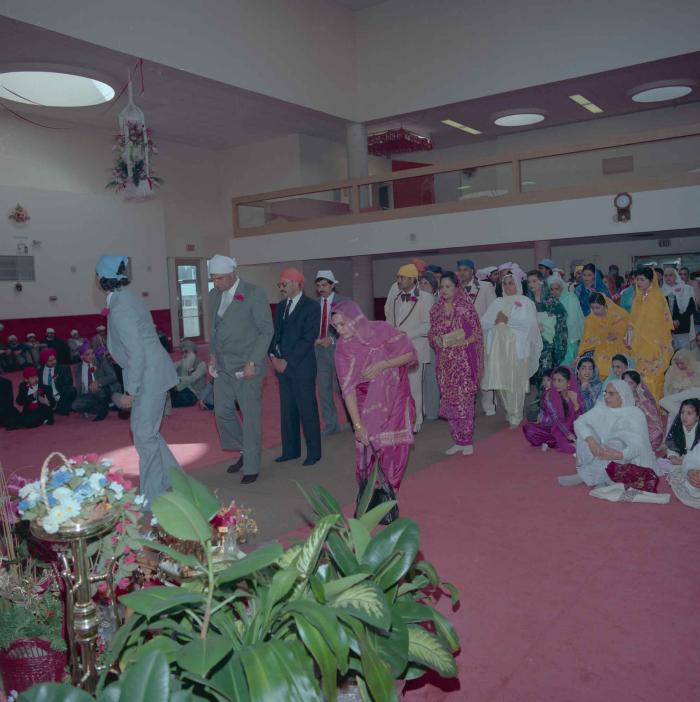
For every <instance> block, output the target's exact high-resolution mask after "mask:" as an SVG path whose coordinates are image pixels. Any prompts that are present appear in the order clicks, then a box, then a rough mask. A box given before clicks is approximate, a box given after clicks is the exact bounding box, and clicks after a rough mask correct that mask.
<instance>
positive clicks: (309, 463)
mask: <svg viewBox="0 0 700 702" xmlns="http://www.w3.org/2000/svg"><path fill="white" fill-rule="evenodd" d="M320 460H321V457H320V456H319V457H318V458H307V459H306V460H305V461H304V462H303V463H302V464H301V465H302V466H312V465H314V463H318V462H319V461H320Z"/></svg>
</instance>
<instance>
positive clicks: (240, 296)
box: [233, 293, 245, 302]
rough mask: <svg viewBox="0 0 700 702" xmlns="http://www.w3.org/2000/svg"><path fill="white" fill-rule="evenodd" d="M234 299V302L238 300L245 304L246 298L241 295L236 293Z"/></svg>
mask: <svg viewBox="0 0 700 702" xmlns="http://www.w3.org/2000/svg"><path fill="white" fill-rule="evenodd" d="M233 299H234V300H238V302H243V300H245V297H243V295H241V293H236V294H235V295H234V296H233Z"/></svg>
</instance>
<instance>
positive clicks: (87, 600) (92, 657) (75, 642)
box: [30, 509, 120, 693]
mask: <svg viewBox="0 0 700 702" xmlns="http://www.w3.org/2000/svg"><path fill="white" fill-rule="evenodd" d="M119 516H120V511H119V510H118V509H112V510H109V511H108V512H106V513H105V514H104V516H102V517H100V518H99V519H96V520H93V521H90V522H88V523H87V524H70V525H66V524H63V525H61V526H60V527H59V529H58V531H57V532H56V533H55V534H49V533H47V532H46V531H44V529H43V528H42V527H41V526H40V524H39V523H38V522H35V521H34V522H32V523H31V527H30V528H31V532H32V534H33V535H34V536H35V537H36V538H37V539H41V540H42V541H51V542H53V543H58V544H62V545H63V546H64V549H62V553H61V554H60V560H61V577H62V578H63V581H64V583H65V585H66V631H67V632H68V651H69V662H70V670H71V682H72V683H73V684H74V685H79V686H80V687H82V688H83V689H84V690H86V691H87V692H89V693H94V692H95V688H96V686H97V677H98V673H99V672H100V671H99V669H98V666H97V631H98V627H99V623H100V617H99V613H98V611H97V607H96V605H95V603H94V602H93V600H92V595H91V593H90V585H92V584H93V583H95V582H99V581H100V580H105V579H108V578H109V577H110V573H111V568H109V569H108V570H109V571H110V572H109V573H106V574H103V575H93V574H92V573H91V572H90V570H91V569H90V561H89V559H88V556H87V542H88V541H89V540H90V539H94V538H96V537H98V536H101V535H102V534H104V533H105V532H107V531H110V530H111V529H113V528H114V526H115V524H116V523H117V521H118V520H119ZM110 590H111V588H110Z"/></svg>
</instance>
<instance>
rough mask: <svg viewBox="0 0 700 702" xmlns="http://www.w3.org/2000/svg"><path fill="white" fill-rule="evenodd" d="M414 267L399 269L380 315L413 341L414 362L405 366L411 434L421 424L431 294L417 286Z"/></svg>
mask: <svg viewBox="0 0 700 702" xmlns="http://www.w3.org/2000/svg"><path fill="white" fill-rule="evenodd" d="M418 276H419V273H418V269H417V268H416V266H415V265H414V264H413V263H409V264H407V265H405V266H401V268H399V272H398V275H397V278H396V283H395V284H394V285H393V286H392V287H391V290H390V291H389V295H388V297H387V299H386V303H385V305H384V317H385V319H386V321H387V322H389V324H391V325H392V326H393V327H396V328H397V329H400V330H401V331H402V332H405V333H406V335H407V336H408V338H409V339H410V340H411V341H412V342H413V346H414V347H415V349H416V355H417V356H418V365H417V366H414V367H413V368H411V369H409V372H408V380H409V382H410V385H411V396H412V397H413V401H414V402H415V403H416V423H415V426H414V427H413V431H414V433H416V434H417V433H418V432H419V431H420V429H421V426H422V425H423V415H424V410H423V374H424V372H425V365H426V364H427V363H430V345H429V344H428V330H429V329H430V308H431V307H432V306H433V302H434V299H433V296H432V295H431V294H430V293H427V292H425V291H423V290H421V289H420V288H419V287H418Z"/></svg>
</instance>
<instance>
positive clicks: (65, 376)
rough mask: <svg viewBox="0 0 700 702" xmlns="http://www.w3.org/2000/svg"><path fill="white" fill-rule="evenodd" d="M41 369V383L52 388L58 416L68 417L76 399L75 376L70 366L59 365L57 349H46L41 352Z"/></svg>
mask: <svg viewBox="0 0 700 702" xmlns="http://www.w3.org/2000/svg"><path fill="white" fill-rule="evenodd" d="M39 361H40V363H41V369H40V370H39V382H40V383H41V384H42V385H46V386H48V387H50V388H51V392H52V393H53V398H54V400H55V401H56V409H55V410H54V412H55V413H56V414H61V415H63V416H68V415H69V414H70V411H71V406H72V405H73V400H75V398H76V390H75V386H74V385H73V374H72V372H71V369H70V367H69V366H64V365H59V363H58V354H57V352H56V349H52V348H44V349H42V350H41V351H40V352H39Z"/></svg>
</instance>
